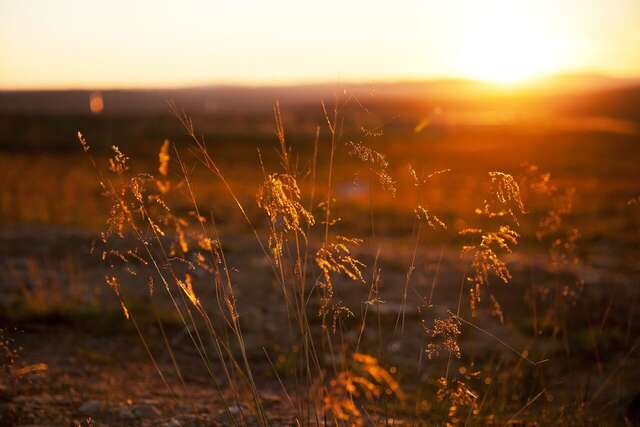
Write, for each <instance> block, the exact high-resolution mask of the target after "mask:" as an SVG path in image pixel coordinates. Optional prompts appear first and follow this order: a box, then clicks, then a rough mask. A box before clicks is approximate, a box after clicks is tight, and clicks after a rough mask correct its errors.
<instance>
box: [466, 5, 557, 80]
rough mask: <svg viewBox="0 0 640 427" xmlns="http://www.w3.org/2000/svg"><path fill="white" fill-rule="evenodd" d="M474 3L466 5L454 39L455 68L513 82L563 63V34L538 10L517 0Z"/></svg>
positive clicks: (474, 75)
mask: <svg viewBox="0 0 640 427" xmlns="http://www.w3.org/2000/svg"><path fill="white" fill-rule="evenodd" d="M477 3H478V4H480V3H482V6H483V7H482V8H478V9H476V10H471V11H469V10H467V11H466V12H467V13H466V14H464V15H463V16H462V18H463V22H464V25H463V26H462V27H461V30H460V32H459V33H458V35H459V37H458V38H457V40H456V42H455V43H454V49H455V51H454V58H455V60H454V62H455V69H456V73H457V74H460V75H463V76H465V77H468V78H473V79H478V80H483V81H487V82H492V83H500V84H514V83H519V82H524V81H526V80H530V79H533V78H536V77H540V76H543V75H545V74H551V73H554V72H558V71H560V70H561V69H562V67H563V65H564V64H563V61H564V59H565V54H566V43H565V40H563V37H562V34H561V33H558V32H557V31H555V29H554V28H553V25H552V24H553V22H550V20H548V19H545V17H544V16H543V15H542V10H536V8H535V7H530V8H524V7H523V4H522V3H520V2H494V3H493V4H491V3H489V4H487V3H485V2H477Z"/></svg>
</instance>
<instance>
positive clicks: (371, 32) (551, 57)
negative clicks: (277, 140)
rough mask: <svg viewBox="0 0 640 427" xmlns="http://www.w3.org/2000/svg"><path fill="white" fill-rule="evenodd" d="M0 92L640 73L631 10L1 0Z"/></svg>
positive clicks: (591, 4)
mask: <svg viewBox="0 0 640 427" xmlns="http://www.w3.org/2000/svg"><path fill="white" fill-rule="evenodd" d="M0 16H2V18H3V21H2V25H0V58H1V59H0V89H17V88H45V87H46V88H88V89H93V90H97V89H102V88H113V87H121V88H122V87H176V86H192V85H208V84H220V83H223V84H257V85H260V84H296V83H314V82H343V83H344V82H363V81H369V82H371V81H381V80H382V81H384V80H387V81H388V80H406V79H412V80H418V79H430V78H436V79H440V78H463V79H481V80H485V81H490V82H499V83H509V84H512V83H516V82H521V81H523V80H527V79H531V78H535V77H538V76H541V75H545V74H555V73H563V72H568V73H579V72H597V73H603V74H613V75H616V74H618V75H621V76H630V77H633V76H637V75H640V49H639V48H638V46H639V45H638V41H639V40H640V39H639V38H638V37H639V36H638V34H639V33H638V29H637V28H638V25H637V24H638V22H640V1H638V0H616V2H615V6H614V5H613V4H611V3H610V2H608V1H607V0H517V1H516V0H482V1H479V0H448V1H447V2H442V1H438V0H398V1H397V2H394V3H388V2H371V1H366V0H352V1H349V2H344V1H341V0H322V1H321V2H319V3H315V4H314V6H313V7H310V6H309V5H308V4H306V2H299V1H294V0H273V1H270V2H258V1H249V2H246V3H245V2H232V1H226V0H221V1H216V2H212V1H206V0H183V1H182V2H175V1H170V0H136V1H133V2H132V1H130V0H111V1H109V2H87V1H86V0H58V1H56V2H51V1H48V0H20V1H10V0H0Z"/></svg>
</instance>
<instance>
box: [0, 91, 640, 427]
mask: <svg viewBox="0 0 640 427" xmlns="http://www.w3.org/2000/svg"><path fill="white" fill-rule="evenodd" d="M322 107H323V108H322V111H323V116H324V117H323V119H324V122H325V125H324V127H322V128H320V127H318V128H317V129H318V130H316V132H315V134H312V137H311V141H312V144H308V146H312V147H313V149H312V150H309V149H307V150H306V151H305V150H300V151H297V150H296V146H295V145H292V144H291V143H290V142H289V140H287V135H286V132H285V124H286V122H285V120H284V119H283V115H282V112H281V111H280V107H279V105H278V104H276V105H275V107H274V116H275V142H276V143H275V144H274V147H272V148H274V149H275V150H271V151H269V152H267V150H265V149H264V147H263V149H262V150H260V151H258V153H257V154H256V156H255V164H254V165H253V167H252V169H247V168H245V169H242V170H234V168H233V167H232V166H230V165H228V164H226V163H225V162H224V161H221V160H220V158H222V159H223V160H224V156H219V153H218V152H217V151H216V148H217V147H216V146H215V145H210V144H207V143H205V141H204V139H203V138H202V137H200V136H199V134H198V132H197V129H196V127H195V125H194V123H193V122H192V120H191V119H190V118H189V117H188V116H187V115H186V114H184V113H182V112H180V111H178V110H177V109H176V108H175V107H174V111H175V114H176V115H177V117H178V120H179V121H180V122H181V124H182V125H183V127H184V129H185V133H186V135H187V137H188V139H189V141H188V142H187V141H182V142H181V143H172V142H169V141H168V140H167V141H164V142H163V143H162V144H161V145H160V147H159V153H158V157H157V163H156V162H155V160H156V159H155V157H154V158H153V161H151V160H146V161H147V162H148V163H146V164H145V163H143V165H142V166H143V167H142V168H138V167H136V165H135V164H134V162H133V161H132V159H130V158H129V157H128V155H127V154H126V152H124V150H121V149H120V148H118V147H116V146H113V147H112V152H111V155H110V156H108V158H106V159H105V158H103V157H102V156H99V155H96V156H94V150H93V148H92V147H91V141H87V140H86V139H85V138H84V137H83V136H82V135H81V134H79V135H78V136H79V140H80V143H81V147H82V149H83V150H84V152H85V154H86V155H87V156H88V157H89V162H88V163H89V164H90V165H91V169H90V173H93V174H94V176H95V177H96V179H95V180H94V181H92V182H97V186H98V187H99V191H91V190H90V189H89V188H90V187H82V186H79V187H78V188H79V189H78V190H77V191H78V192H77V193H75V194H70V195H68V196H63V197H62V198H61V200H62V203H70V202H69V201H68V200H83V201H84V200H86V201H87V206H86V209H87V210H86V211H83V212H82V213H81V214H82V215H93V213H92V212H94V211H98V210H99V209H104V210H105V211H106V212H107V213H108V214H107V215H103V216H105V217H106V220H105V227H104V230H103V231H102V233H101V234H100V237H99V239H98V240H97V242H96V245H95V247H94V248H93V252H94V255H95V256H96V257H97V258H98V259H99V260H101V262H103V263H104V269H105V271H106V274H104V282H105V283H106V285H107V287H106V288H107V289H108V290H110V291H111V292H112V295H111V297H112V298H113V299H114V301H116V307H119V309H120V311H121V312H122V315H123V316H124V317H125V318H126V320H127V321H128V322H130V323H131V325H132V327H133V330H134V331H135V333H136V334H137V335H138V338H139V340H140V341H141V343H142V345H143V348H144V351H145V352H146V354H147V356H148V357H149V360H150V361H151V364H152V365H153V368H154V370H155V371H156V373H157V375H158V377H159V378H160V379H161V382H162V383H163V384H164V386H165V387H166V389H167V393H169V394H171V395H172V396H175V398H176V399H184V398H188V397H189V395H188V393H189V392H188V390H189V384H188V383H189V378H188V377H187V376H185V375H184V372H185V371H186V370H191V371H193V370H195V371H197V372H199V375H200V377H199V379H198V380H199V381H206V382H208V384H210V387H211V389H212V390H213V391H214V393H215V395H216V399H217V401H218V402H219V403H220V404H221V405H222V407H223V408H224V422H225V423H227V424H232V425H254V424H259V425H274V424H276V421H275V419H276V418H277V417H275V416H274V415H275V414H273V413H272V412H270V411H269V410H268V408H267V403H265V399H266V397H265V396H268V395H269V394H270V393H272V392H273V389H274V388H275V389H276V390H277V393H278V395H279V396H280V399H281V400H282V401H283V402H284V404H283V406H284V407H285V408H286V409H285V411H286V413H287V416H288V417H289V421H290V423H291V424H293V425H327V424H330V425H389V424H399V423H405V424H410V425H548V424H565V425H570V424H573V425H585V424H589V423H598V422H600V421H601V420H602V419H603V418H601V417H600V415H602V414H604V413H606V412H605V410H606V408H607V405H618V407H620V406H621V402H624V401H625V400H628V396H629V395H630V394H632V393H633V392H634V390H633V388H632V386H629V384H628V383H627V382H625V381H624V380H623V379H622V378H621V375H620V372H619V371H617V370H614V369H612V368H611V366H612V365H613V364H614V363H615V362H616V361H620V363H629V361H630V360H633V356H634V353H635V350H636V348H637V347H638V345H637V340H636V339H635V335H634V332H636V331H637V328H636V327H635V326H634V323H633V319H634V310H635V308H634V307H635V300H634V302H633V303H631V304H630V305H625V306H623V308H618V309H617V310H616V307H618V305H616V303H615V302H614V301H613V297H611V299H609V300H607V303H606V304H605V310H604V312H602V310H599V311H598V312H597V316H594V317H589V316H585V315H584V313H585V307H588V306H589V305H590V304H591V305H595V306H597V307H599V308H601V307H600V306H601V305H602V302H601V301H600V300H597V299H594V297H593V295H588V292H589V290H588V289H585V282H584V279H583V277H584V274H582V273H581V272H583V271H589V270H588V268H589V266H588V264H587V262H586V261H585V260H584V259H582V258H583V257H581V252H580V247H581V246H580V245H581V243H582V242H581V239H580V236H581V233H580V232H579V231H578V227H577V226H576V224H575V221H574V220H575V210H574V208H575V202H576V197H577V195H576V190H574V189H573V188H572V186H570V185H566V183H565V182H562V181H561V180H556V179H555V178H554V177H553V176H552V175H551V174H550V173H547V172H543V171H541V170H540V169H539V168H538V167H536V166H533V165H531V164H526V165H522V167H520V168H512V170H509V171H504V170H502V171H498V170H497V169H496V168H494V167H491V168H487V169H486V170H483V171H481V173H477V174H474V175H473V176H471V175H468V174H465V171H464V170H462V169H463V168H462V167H461V165H457V164H448V165H447V164H444V165H442V164H441V163H442V162H439V164H431V163H429V165H428V166H427V165H422V164H420V158H424V156H422V155H421V156H417V155H416V156H415V157H416V158H412V159H410V160H411V161H410V162H403V163H402V164H394V161H393V160H394V159H397V158H398V157H397V156H391V155H389V154H387V153H383V151H384V150H382V149H380V146H384V144H378V143H377V139H376V138H381V137H383V135H384V133H383V132H381V131H380V130H375V131H371V130H367V128H361V132H360V134H359V139H358V138H352V136H353V134H350V135H349V136H348V137H347V136H345V134H347V132H346V131H345V130H344V129H345V127H346V126H347V125H345V121H348V120H349V114H348V109H347V107H348V101H347V100H337V101H336V103H335V105H333V106H332V107H331V108H329V107H328V106H326V105H324V104H323V105H322ZM354 127H355V126H354ZM314 136H315V139H313V138H314ZM409 154H411V153H409ZM132 157H133V156H132ZM405 160H407V159H405ZM152 163H153V164H152ZM409 163H410V164H409ZM425 163H426V162H425ZM432 166H437V167H432ZM442 166H444V167H445V169H443V168H442ZM462 166H464V165H462ZM492 166H493V165H492ZM449 168H450V169H449ZM144 169H146V170H148V171H151V172H145V171H144ZM205 172H206V174H205ZM28 173H33V172H28ZM82 174H83V177H82V178H81V179H82V180H83V181H84V182H86V181H88V180H87V175H88V174H89V172H87V169H86V168H85V169H83V172H82ZM354 177H355V178H354ZM69 179H72V178H69ZM77 179H78V178H73V180H77ZM11 182H14V180H11ZM64 182H66V181H65V178H63V179H62V180H61V181H60V182H57V183H56V182H49V183H43V184H42V185H43V186H45V185H50V186H51V187H52V188H56V186H57V185H63V186H64ZM354 182H355V183H354ZM61 183H62V184H61ZM345 183H346V184H345ZM12 185H15V184H12ZM83 185H86V184H83ZM91 185H92V186H93V188H94V189H95V187H96V185H95V184H91ZM463 189H466V190H467V191H466V193H463ZM47 191H48V190H47ZM50 191H54V190H53V189H52V190H50ZM71 192H72V191H70V193H71ZM21 193H22V192H20V191H16V192H15V194H21ZM63 193H64V192H63ZM456 194H457V196H455V195H456ZM97 196H100V198H104V201H103V202H100V198H98V197H97ZM13 203H17V202H15V201H12V199H11V196H7V195H5V197H4V199H3V211H6V212H9V211H10V210H11V209H10V205H11V204H13ZM17 204H18V205H19V204H20V203H17ZM632 206H633V203H632ZM632 206H628V207H629V208H631V207H632ZM52 209H53V208H52ZM17 215H22V216H25V217H26V218H31V216H29V215H32V216H34V215H36V214H25V213H20V214H17ZM43 215H44V214H43ZM47 215H48V214H47ZM95 216H96V217H100V215H99V214H95ZM42 220H46V218H43V219H42ZM73 221H75V219H74V220H73ZM73 221H70V222H73ZM63 222H64V221H63ZM248 241H251V245H252V246H253V247H252V248H251V249H248V247H249V244H248V243H247V242H248ZM523 246H524V247H523ZM522 247H523V248H522ZM237 248H240V249H237ZM249 253H250V254H251V255H249ZM434 254H435V256H434ZM526 257H531V260H530V262H528V261H526V260H523V259H525V258H526ZM535 263H537V264H535ZM64 268H67V269H68V270H69V275H70V276H71V274H72V272H73V271H75V267H64ZM12 274H13V276H12V277H14V279H12V280H14V281H17V280H18V278H23V279H20V280H23V281H24V284H23V285H21V288H22V292H23V296H24V300H25V301H27V303H28V305H29V306H30V307H31V308H29V310H34V311H37V310H43V311H46V310H47V308H46V307H47V304H51V305H57V304H59V302H56V301H57V300H56V298H57V299H65V300H72V301H76V300H78V301H79V300H80V296H79V295H80V294H82V292H83V291H82V290H78V289H73V288H71V289H69V290H63V286H60V285H56V284H55V283H54V285H52V286H49V285H46V284H45V279H43V278H42V276H43V274H42V273H41V272H40V271H39V270H38V267H37V266H36V265H34V264H33V263H30V264H28V266H27V274H26V275H25V274H23V273H22V272H12ZM72 281H73V282H74V283H77V282H79V281H81V282H83V283H84V282H87V281H88V279H86V278H84V279H82V280H79V279H75V280H72ZM257 288H258V289H257ZM65 292H68V294H65ZM629 295H635V293H634V292H633V291H630V292H629ZM63 296H64V298H63ZM83 297H84V296H83ZM91 297H92V298H94V297H95V295H93V296H91ZM604 298H605V300H606V295H605V297H604ZM623 310H625V311H623ZM627 310H628V311H627ZM576 311H577V312H576ZM167 312H169V313H170V314H169V315H168V314H167ZM254 312H265V313H266V314H265V315H264V317H262V318H260V317H258V318H257V320H255V319H252V315H253V313H254ZM148 316H152V317H153V321H152V322H151V323H149V322H147V321H146V318H147V317H148ZM255 316H257V314H256V315H255ZM142 319H145V320H142ZM167 319H172V320H171V322H173V321H175V323H176V324H177V325H178V326H177V328H178V329H179V330H181V331H182V332H183V336H184V337H185V338H184V339H183V340H180V341H176V340H174V339H171V337H170V336H167V334H166V333H165V328H166V327H167V325H168V323H169V322H170V321H169V320H167ZM572 322H581V325H580V326H581V327H580V331H579V332H578V331H577V329H578V328H576V327H575V326H574V323H572ZM267 323H268V324H271V325H276V326H275V330H273V329H272V330H271V332H270V334H271V335H266V333H265V330H266V328H267V325H265V324H267ZM585 323H586V324H587V326H586V327H585V325H584V324H585ZM614 324H615V326H613V325H614ZM150 325H151V326H150ZM609 325H611V326H609ZM621 325H624V326H621ZM156 328H157V330H158V331H161V334H160V335H158V334H152V333H151V332H150V331H153V330H156ZM609 329H610V330H612V331H613V332H612V334H611V336H609V335H607V334H606V332H607V331H608V330H609ZM622 329H624V332H622V333H621V330H622ZM574 332H575V334H574ZM583 333H584V336H582V335H580V336H576V334H583ZM609 340H615V341H616V345H618V346H619V348H620V349H621V351H620V352H618V353H615V354H616V355H621V356H619V358H618V359H617V358H616V356H608V355H607V354H605V348H606V347H607V346H612V345H613V344H609V343H608V341H609ZM620 341H623V343H622V344H621V343H620ZM256 342H258V343H259V344H255V343H256ZM184 352H191V353H192V354H194V355H195V356H196V360H197V361H198V364H199V366H197V367H195V366H185V365H184V361H183V360H182V359H181V357H180V354H181V353H184ZM163 360H164V361H168V362H167V363H163V362H162V361H163ZM574 361H575V363H579V364H581V365H582V369H583V370H584V371H589V370H592V369H595V370H597V372H598V374H597V377H596V378H594V379H591V377H588V378H587V379H586V380H585V378H584V377H580V376H578V375H573V372H572V370H571V369H570V365H571V364H572V363H574ZM568 365H569V366H568ZM634 375H635V371H634ZM592 381H593V383H592ZM578 389H579V392H575V391H572V390H578ZM594 390H595V391H594ZM613 390H616V393H618V394H617V395H616V397H615V398H612V399H610V400H603V399H602V396H603V395H604V394H606V393H605V391H611V392H612V393H613ZM612 402H613V403H612ZM616 419H617V420H620V419H622V417H621V415H620V414H619V413H618V414H617V418H616ZM518 423H520V424H518Z"/></svg>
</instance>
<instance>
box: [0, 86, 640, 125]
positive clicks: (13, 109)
mask: <svg viewBox="0 0 640 427" xmlns="http://www.w3.org/2000/svg"><path fill="white" fill-rule="evenodd" d="M96 92H99V93H100V95H101V96H102V99H103V101H104V111H103V113H104V114H116V115H121V114H125V115H131V114H134V115H137V114H163V113H166V112H167V111H168V110H169V107H168V102H169V101H173V102H175V103H176V104H177V105H178V106H179V107H180V108H181V109H184V110H185V111H187V112H189V113H192V114H194V113H196V114H217V113H223V114H229V113H237V112H243V113H255V112H268V111H270V110H271V108H272V104H273V102H274V101H275V100H279V101H280V102H281V103H282V104H284V105H286V106H287V107H289V108H296V107H303V106H312V105H313V106H318V104H319V103H320V101H321V100H325V101H326V102H328V103H331V102H332V101H333V100H334V99H335V97H336V96H338V97H343V96H345V94H346V96H347V97H349V96H353V97H356V98H357V99H358V101H360V102H362V103H363V104H364V105H373V106H375V105H387V106H388V107H389V108H399V106H401V105H403V103H410V104H411V105H412V106H415V105H421V104H424V105H430V106H434V105H437V106H444V107H449V108H450V109H451V108H456V109H462V110H484V109H493V110H495V109H501V108H511V109H513V108H516V107H517V108H520V107H521V106H524V105H527V106H537V107H538V108H553V109H559V110H560V111H564V112H574V113H580V114H588V113H589V111H590V110H594V112H595V111H597V113H598V114H604V115H608V116H609V115H610V116H619V115H620V114H622V116H623V117H625V118H630V116H631V117H634V118H635V117H638V116H639V115H640V80H633V79H616V78H610V77H606V76H600V75H560V76H553V77H549V78H546V79H540V80H538V81H536V82H533V83H531V84H529V85H527V86H522V87H513V88H509V87H500V86H497V85H491V84H488V83H481V82H475V81H469V80H454V79H451V80H434V81H412V82H396V83H389V82H384V83H362V84H346V85H337V84H336V85H331V84H313V85H298V86H261V87H248V86H203V87H192V88H182V89H146V90H101V91H96ZM92 93H95V92H94V91H90V90H54V91H0V114H90V111H89V98H90V96H91V94H92ZM585 109H586V111H585Z"/></svg>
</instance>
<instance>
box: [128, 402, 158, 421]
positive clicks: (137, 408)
mask: <svg viewBox="0 0 640 427" xmlns="http://www.w3.org/2000/svg"><path fill="white" fill-rule="evenodd" d="M131 410H132V411H133V414H134V415H135V416H136V417H139V418H152V417H157V416H159V415H161V413H160V411H159V410H158V408H156V407H155V406H153V405H147V404H144V403H142V404H139V405H133V406H132V407H131Z"/></svg>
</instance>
